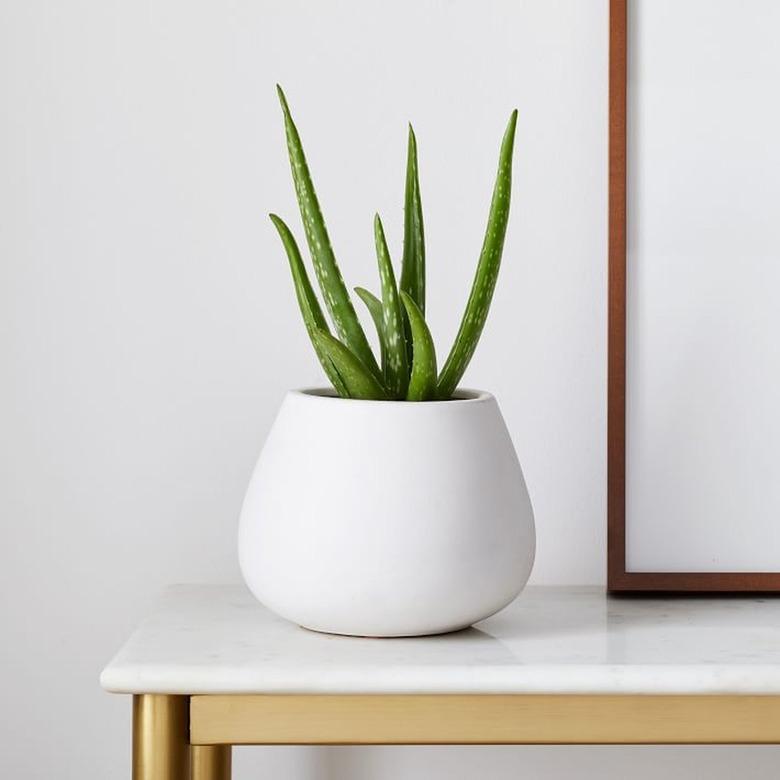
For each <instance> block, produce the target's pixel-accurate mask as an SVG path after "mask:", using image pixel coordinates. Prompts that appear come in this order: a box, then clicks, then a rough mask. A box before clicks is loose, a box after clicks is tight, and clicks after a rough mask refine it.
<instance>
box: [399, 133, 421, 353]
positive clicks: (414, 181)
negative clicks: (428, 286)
mask: <svg viewBox="0 0 780 780" xmlns="http://www.w3.org/2000/svg"><path fill="white" fill-rule="evenodd" d="M401 289H402V290H403V291H404V292H405V293H407V294H408V295H409V297H410V298H411V299H412V300H413V301H414V302H415V303H416V304H417V307H418V308H419V309H420V311H421V312H422V313H423V315H425V231H424V228H423V213H422V200H421V198H420V175H419V170H418V167H417V138H416V137H415V135H414V130H413V129H412V126H411V125H409V139H408V142H407V150H406V186H405V188H404V252H403V258H402V261H401ZM404 333H405V336H406V343H407V354H408V359H409V361H410V362H411V359H412V334H411V330H410V326H409V320H408V318H407V317H404Z"/></svg>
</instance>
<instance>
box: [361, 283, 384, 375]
mask: <svg viewBox="0 0 780 780" xmlns="http://www.w3.org/2000/svg"><path fill="white" fill-rule="evenodd" d="M355 295H357V296H358V298H360V300H361V301H363V303H365V305H366V308H367V309H368V313H369V314H370V315H371V319H372V320H373V321H374V327H375V328H376V335H377V339H378V340H379V351H380V354H381V356H382V360H381V363H382V374H383V376H386V375H387V345H386V344H385V329H384V325H383V324H382V318H383V314H382V301H380V300H379V298H377V297H376V295H374V294H373V293H372V292H369V291H368V290H366V289H365V287H355Z"/></svg>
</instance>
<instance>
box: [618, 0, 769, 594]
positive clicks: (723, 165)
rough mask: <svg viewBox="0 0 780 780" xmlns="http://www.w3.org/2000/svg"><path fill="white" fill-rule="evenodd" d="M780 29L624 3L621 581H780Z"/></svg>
mask: <svg viewBox="0 0 780 780" xmlns="http://www.w3.org/2000/svg"><path fill="white" fill-rule="evenodd" d="M778 29H780V3H777V2H775V0H752V2H750V3H742V2H739V1H738V0H611V4H610V62H609V77H610V85H609V112H610V116H609V143H610V151H609V160H610V169H609V351H608V366H609V382H608V385H609V389H608V395H609V409H608V429H609V430H608V513H609V517H608V588H609V589H610V590H611V591H615V592H619V591H713V592H716V591H717V592H729V591H731V592H738V591H764V592H780V102H779V101H778V100H777V96H778V94H780V47H779V46H777V40H776V31H777V30H778Z"/></svg>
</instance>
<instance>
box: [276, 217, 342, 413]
mask: <svg viewBox="0 0 780 780" xmlns="http://www.w3.org/2000/svg"><path fill="white" fill-rule="evenodd" d="M269 216H270V218H271V222H273V223H274V227H276V229H277V231H278V232H279V237H280V238H281V239H282V244H283V245H284V249H285V251H286V252H287V259H288V260H289V261H290V271H291V272H292V277H293V283H294V285H295V295H296V297H297V298H298V306H299V307H300V310H301V314H302V315H303V321H304V323H305V325H306V331H307V332H308V334H309V338H310V339H311V342H312V344H313V345H314V351H315V352H316V353H317V358H318V359H319V361H320V364H321V365H322V368H323V370H324V371H325V374H326V375H327V377H328V379H329V380H330V381H331V383H332V385H333V387H335V388H336V391H337V392H338V394H339V395H340V396H342V397H344V398H349V393H348V392H347V387H346V385H345V384H344V381H343V380H342V378H341V376H340V375H339V372H338V370H337V369H336V366H335V365H334V364H333V361H332V360H331V359H330V358H329V357H328V355H327V354H326V353H325V352H323V350H322V348H321V347H320V346H319V344H318V343H317V341H316V340H315V339H314V332H315V331H316V330H322V331H325V332H328V333H329V332H330V329H329V328H328V322H327V320H326V319H325V315H324V314H323V313H322V309H321V308H320V302H319V301H318V300H317V296H316V295H315V294H314V289H313V288H312V286H311V282H310V281H309V275H308V274H307V273H306V267H305V266H304V264H303V259H302V258H301V253H300V250H299V249H298V244H297V243H296V241H295V237H294V236H293V234H292V232H291V231H290V228H288V227H287V225H286V224H285V222H284V220H283V219H282V218H281V217H278V216H277V215H276V214H269Z"/></svg>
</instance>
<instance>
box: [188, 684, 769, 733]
mask: <svg viewBox="0 0 780 780" xmlns="http://www.w3.org/2000/svg"><path fill="white" fill-rule="evenodd" d="M190 743H191V744H193V745H455V744H458V745H469V744H471V745H526V744H527V745H530V744H539V745H545V744H547V745H562V744H571V745H574V744H588V745H594V744H616V745H617V744H621V745H624V744H625V745H628V744H778V743H780V696H771V695H769V696H757V695H677V694H675V695H656V694H653V695H635V694H631V695H589V694H586V695H580V694H576V695H570V694H554V695H551V694H260V695H256V694H237V695H217V694H207V695H196V696H192V697H191V698H190Z"/></svg>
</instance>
